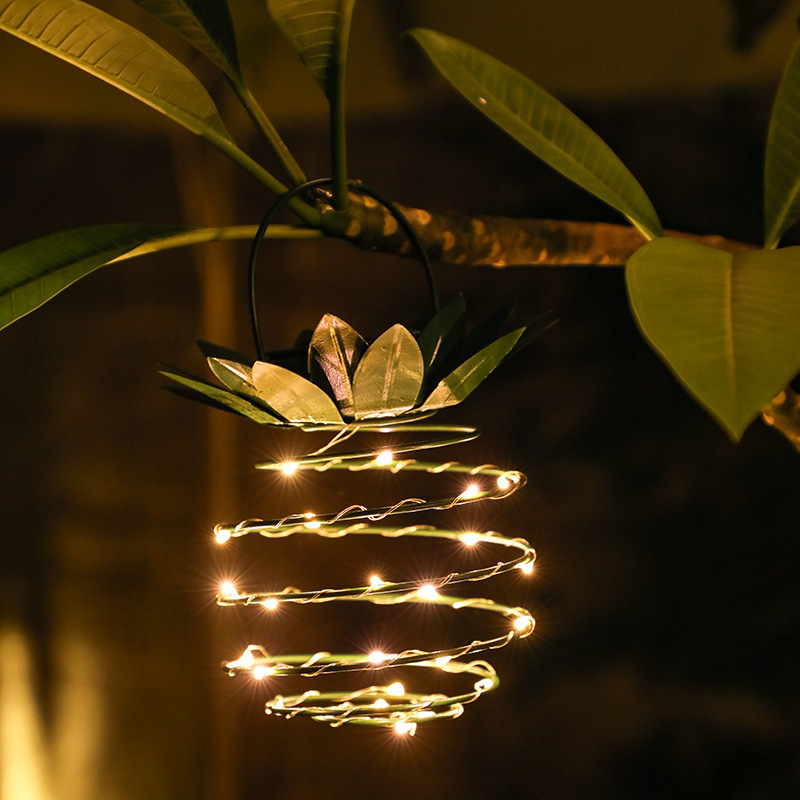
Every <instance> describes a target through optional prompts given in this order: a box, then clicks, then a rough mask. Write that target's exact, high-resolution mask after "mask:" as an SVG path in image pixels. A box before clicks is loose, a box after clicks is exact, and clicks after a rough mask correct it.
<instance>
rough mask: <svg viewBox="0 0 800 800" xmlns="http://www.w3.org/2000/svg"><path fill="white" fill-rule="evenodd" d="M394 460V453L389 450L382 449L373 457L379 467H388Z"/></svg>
mask: <svg viewBox="0 0 800 800" xmlns="http://www.w3.org/2000/svg"><path fill="white" fill-rule="evenodd" d="M392 461H394V453H393V452H392V451H391V450H383V451H382V452H380V453H378V455H377V456H376V457H375V463H376V464H377V465H378V466H379V467H388V466H389V464H391V463H392Z"/></svg>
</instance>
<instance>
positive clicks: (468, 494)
mask: <svg viewBox="0 0 800 800" xmlns="http://www.w3.org/2000/svg"><path fill="white" fill-rule="evenodd" d="M480 493H481V487H480V486H478V484H477V483H471V484H470V485H469V486H467V488H466V489H464V491H463V492H461V494H460V495H459V496H458V499H459V500H471V499H472V498H473V497H477V496H478V495H479V494H480Z"/></svg>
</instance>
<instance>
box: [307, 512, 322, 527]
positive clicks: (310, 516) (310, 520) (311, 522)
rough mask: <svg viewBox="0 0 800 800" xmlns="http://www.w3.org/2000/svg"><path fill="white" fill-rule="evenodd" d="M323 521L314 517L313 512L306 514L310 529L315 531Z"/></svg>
mask: <svg viewBox="0 0 800 800" xmlns="http://www.w3.org/2000/svg"><path fill="white" fill-rule="evenodd" d="M321 524H322V523H321V522H320V521H319V520H318V519H314V515H313V514H306V523H305V527H306V528H308V529H309V530H310V531H315V530H316V529H317V528H319V526H320V525H321Z"/></svg>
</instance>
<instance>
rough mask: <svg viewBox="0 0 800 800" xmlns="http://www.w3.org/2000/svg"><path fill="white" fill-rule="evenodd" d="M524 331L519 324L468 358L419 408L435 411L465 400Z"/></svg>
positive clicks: (509, 350)
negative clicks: (515, 328) (518, 326)
mask: <svg viewBox="0 0 800 800" xmlns="http://www.w3.org/2000/svg"><path fill="white" fill-rule="evenodd" d="M524 331H525V328H518V329H517V330H515V331H512V332H511V333H508V334H506V335H505V336H503V337H502V338H501V339H498V340H497V341H496V342H492V343H491V344H490V345H487V346H486V347H484V348H483V350H480V351H479V352H477V353H476V354H475V355H474V356H472V358H469V359H467V360H466V361H465V362H464V363H463V364H462V365H461V366H460V367H459V368H458V369H456V370H454V371H453V372H451V373H450V374H449V375H448V376H447V377H446V378H445V379H444V380H442V381H441V382H440V383H439V385H438V386H437V387H436V388H435V389H434V390H433V392H432V393H431V395H430V397H428V399H427V400H426V401H425V402H424V403H423V404H422V405H421V406H420V408H419V410H420V411H433V410H435V409H437V408H445V407H446V406H453V405H456V403H460V402H461V401H462V400H464V399H465V398H466V397H467V396H468V395H469V394H470V393H471V392H472V391H473V390H474V389H475V388H476V387H477V386H478V385H479V384H480V383H482V382H483V381H484V380H485V379H486V377H487V376H488V375H489V373H490V372H491V371H492V370H493V369H494V368H495V367H496V366H497V365H498V364H499V363H500V362H501V361H502V360H503V359H504V358H505V357H506V356H507V355H508V354H509V353H510V352H511V349H512V348H513V347H514V345H515V344H516V343H517V340H518V339H519V337H520V336H522V334H523V333H524Z"/></svg>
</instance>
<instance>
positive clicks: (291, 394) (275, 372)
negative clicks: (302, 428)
mask: <svg viewBox="0 0 800 800" xmlns="http://www.w3.org/2000/svg"><path fill="white" fill-rule="evenodd" d="M253 384H254V385H255V387H256V389H258V396H259V398H260V399H261V400H263V401H264V402H265V403H266V404H267V405H268V406H269V407H270V408H271V409H273V410H274V411H277V412H278V413H279V414H280V415H281V416H283V417H286V419H288V420H290V421H292V422H304V423H309V424H313V423H341V422H342V417H341V414H339V411H338V409H337V408H336V405H335V404H334V402H333V400H331V399H330V397H328V395H326V394H325V392H323V391H322V389H320V388H319V386H315V385H314V384H313V383H311V381H308V380H306V379H305V378H303V377H301V376H300V375H297V374H296V373H294V372H290V371H289V370H288V369H284V368H283V367H279V366H278V365H277V364H268V363H266V362H264V361H256V363H255V364H253Z"/></svg>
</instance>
